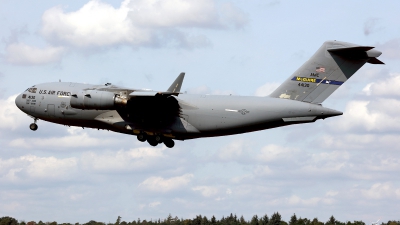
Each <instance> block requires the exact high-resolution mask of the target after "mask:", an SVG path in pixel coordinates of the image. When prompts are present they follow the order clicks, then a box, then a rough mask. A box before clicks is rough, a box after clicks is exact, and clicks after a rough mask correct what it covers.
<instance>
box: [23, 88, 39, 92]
mask: <svg viewBox="0 0 400 225" xmlns="http://www.w3.org/2000/svg"><path fill="white" fill-rule="evenodd" d="M26 91H27V92H30V93H36V91H37V88H28V89H27V90H26Z"/></svg>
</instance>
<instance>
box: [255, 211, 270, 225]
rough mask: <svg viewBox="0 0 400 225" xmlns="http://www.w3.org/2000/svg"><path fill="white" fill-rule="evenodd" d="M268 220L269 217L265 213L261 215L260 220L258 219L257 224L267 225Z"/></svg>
mask: <svg viewBox="0 0 400 225" xmlns="http://www.w3.org/2000/svg"><path fill="white" fill-rule="evenodd" d="M268 222H269V218H268V215H267V214H265V215H264V216H263V217H261V218H260V220H259V221H258V224H259V225H267V224H268Z"/></svg>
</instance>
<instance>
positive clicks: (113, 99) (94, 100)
mask: <svg viewBox="0 0 400 225" xmlns="http://www.w3.org/2000/svg"><path fill="white" fill-rule="evenodd" d="M124 100H125V99H122V98H120V97H119V96H117V95H116V94H115V93H112V92H108V91H97V90H88V91H81V92H79V93H78V94H72V95H71V102H70V104H71V106H72V107H73V108H77V109H96V110H112V109H115V106H116V105H123V103H122V104H121V102H125V103H126V100H125V101H124Z"/></svg>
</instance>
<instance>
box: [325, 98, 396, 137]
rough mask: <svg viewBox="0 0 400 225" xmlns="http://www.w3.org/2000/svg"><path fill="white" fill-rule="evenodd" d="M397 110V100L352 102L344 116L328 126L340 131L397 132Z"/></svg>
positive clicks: (382, 99) (381, 99) (380, 99)
mask: <svg viewBox="0 0 400 225" xmlns="http://www.w3.org/2000/svg"><path fill="white" fill-rule="evenodd" d="M399 110H400V101H399V100H397V99H384V98H378V99H372V100H369V101H360V100H353V101H350V102H349V103H347V105H346V110H345V111H344V113H343V114H344V116H342V117H341V118H340V119H338V120H337V121H335V123H333V122H330V123H329V125H330V126H331V127H332V128H333V129H335V130H340V131H355V130H358V131H379V132H385V131H399V130H400V127H399V126H398V124H400V116H399V114H397V112H398V111H399Z"/></svg>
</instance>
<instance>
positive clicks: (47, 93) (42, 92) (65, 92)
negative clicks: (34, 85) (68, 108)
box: [39, 90, 71, 96]
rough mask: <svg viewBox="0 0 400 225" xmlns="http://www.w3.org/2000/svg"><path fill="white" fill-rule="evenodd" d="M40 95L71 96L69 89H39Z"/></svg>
mask: <svg viewBox="0 0 400 225" xmlns="http://www.w3.org/2000/svg"><path fill="white" fill-rule="evenodd" d="M39 94H42V95H58V96H71V92H69V91H53V90H39Z"/></svg>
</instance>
